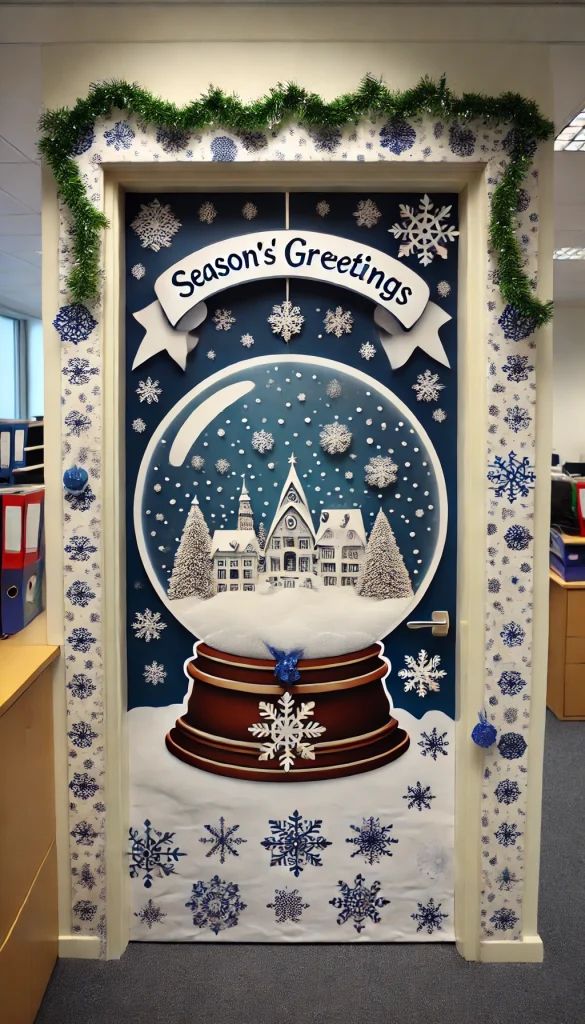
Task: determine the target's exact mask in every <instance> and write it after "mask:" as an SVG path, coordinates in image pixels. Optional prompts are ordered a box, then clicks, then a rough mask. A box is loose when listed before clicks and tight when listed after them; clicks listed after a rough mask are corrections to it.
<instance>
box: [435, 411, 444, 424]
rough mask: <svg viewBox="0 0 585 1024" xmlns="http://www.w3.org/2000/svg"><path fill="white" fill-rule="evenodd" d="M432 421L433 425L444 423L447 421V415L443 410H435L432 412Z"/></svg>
mask: <svg viewBox="0 0 585 1024" xmlns="http://www.w3.org/2000/svg"><path fill="white" fill-rule="evenodd" d="M433 419H434V421H435V423H444V422H445V420H446V419H447V413H446V412H445V410H444V409H435V411H434V412H433Z"/></svg>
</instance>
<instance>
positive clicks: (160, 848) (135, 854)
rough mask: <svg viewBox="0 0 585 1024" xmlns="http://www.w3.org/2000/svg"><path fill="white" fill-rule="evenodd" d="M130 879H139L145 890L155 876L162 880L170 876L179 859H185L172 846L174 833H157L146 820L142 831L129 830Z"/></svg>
mask: <svg viewBox="0 0 585 1024" xmlns="http://www.w3.org/2000/svg"><path fill="white" fill-rule="evenodd" d="M129 838H130V850H129V855H130V878H141V879H142V881H143V884H144V888H145V889H150V888H151V887H152V882H153V879H154V877H155V876H157V877H158V878H163V877H164V876H165V875H172V874H174V871H175V864H178V862H179V857H186V856H187V854H186V853H183V852H181V850H180V849H179V847H178V846H176V845H175V844H174V839H175V833H174V832H159V830H158V829H156V828H154V827H153V825H152V823H151V822H150V821H149V820H148V818H147V819H146V820H145V822H144V831H141V830H140V829H137V828H130V829H129Z"/></svg>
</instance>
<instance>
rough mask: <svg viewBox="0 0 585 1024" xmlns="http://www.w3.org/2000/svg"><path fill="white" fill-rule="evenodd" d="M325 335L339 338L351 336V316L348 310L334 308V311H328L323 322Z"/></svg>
mask: <svg viewBox="0 0 585 1024" xmlns="http://www.w3.org/2000/svg"><path fill="white" fill-rule="evenodd" d="M323 326H324V327H325V333H326V334H334V335H335V337H336V338H341V337H342V335H344V334H351V331H352V328H353V316H352V315H351V313H350V312H349V310H348V309H343V308H342V307H341V306H336V307H335V309H328V310H327V312H326V313H325V319H324V320H323Z"/></svg>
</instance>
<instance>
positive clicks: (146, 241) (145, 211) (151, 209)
mask: <svg viewBox="0 0 585 1024" xmlns="http://www.w3.org/2000/svg"><path fill="white" fill-rule="evenodd" d="M130 227H131V228H132V230H133V231H134V232H135V233H136V234H137V235H138V238H139V239H140V243H141V245H142V248H143V249H152V251H153V252H159V251H160V250H161V249H168V248H169V246H170V245H171V242H172V240H173V236H174V235H176V233H177V231H178V230H179V228H180V227H181V221H180V220H179V219H178V217H175V215H174V213H173V212H172V210H171V208H170V206H169V205H168V203H160V202H159V201H158V199H153V200H152V202H151V203H141V204H140V213H139V214H138V215H137V216H136V217H135V218H134V220H133V221H132V223H131V225H130Z"/></svg>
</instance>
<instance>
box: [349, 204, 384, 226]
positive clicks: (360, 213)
mask: <svg viewBox="0 0 585 1024" xmlns="http://www.w3.org/2000/svg"><path fill="white" fill-rule="evenodd" d="M353 216H354V217H355V222H356V224H357V226H358V228H374V227H375V226H376V224H377V223H378V221H379V220H380V217H381V216H382V214H381V212H380V210H379V209H378V207H377V206H376V204H375V202H374V200H373V199H360V201H359V203H358V204H357V209H355V210H354V212H353Z"/></svg>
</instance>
